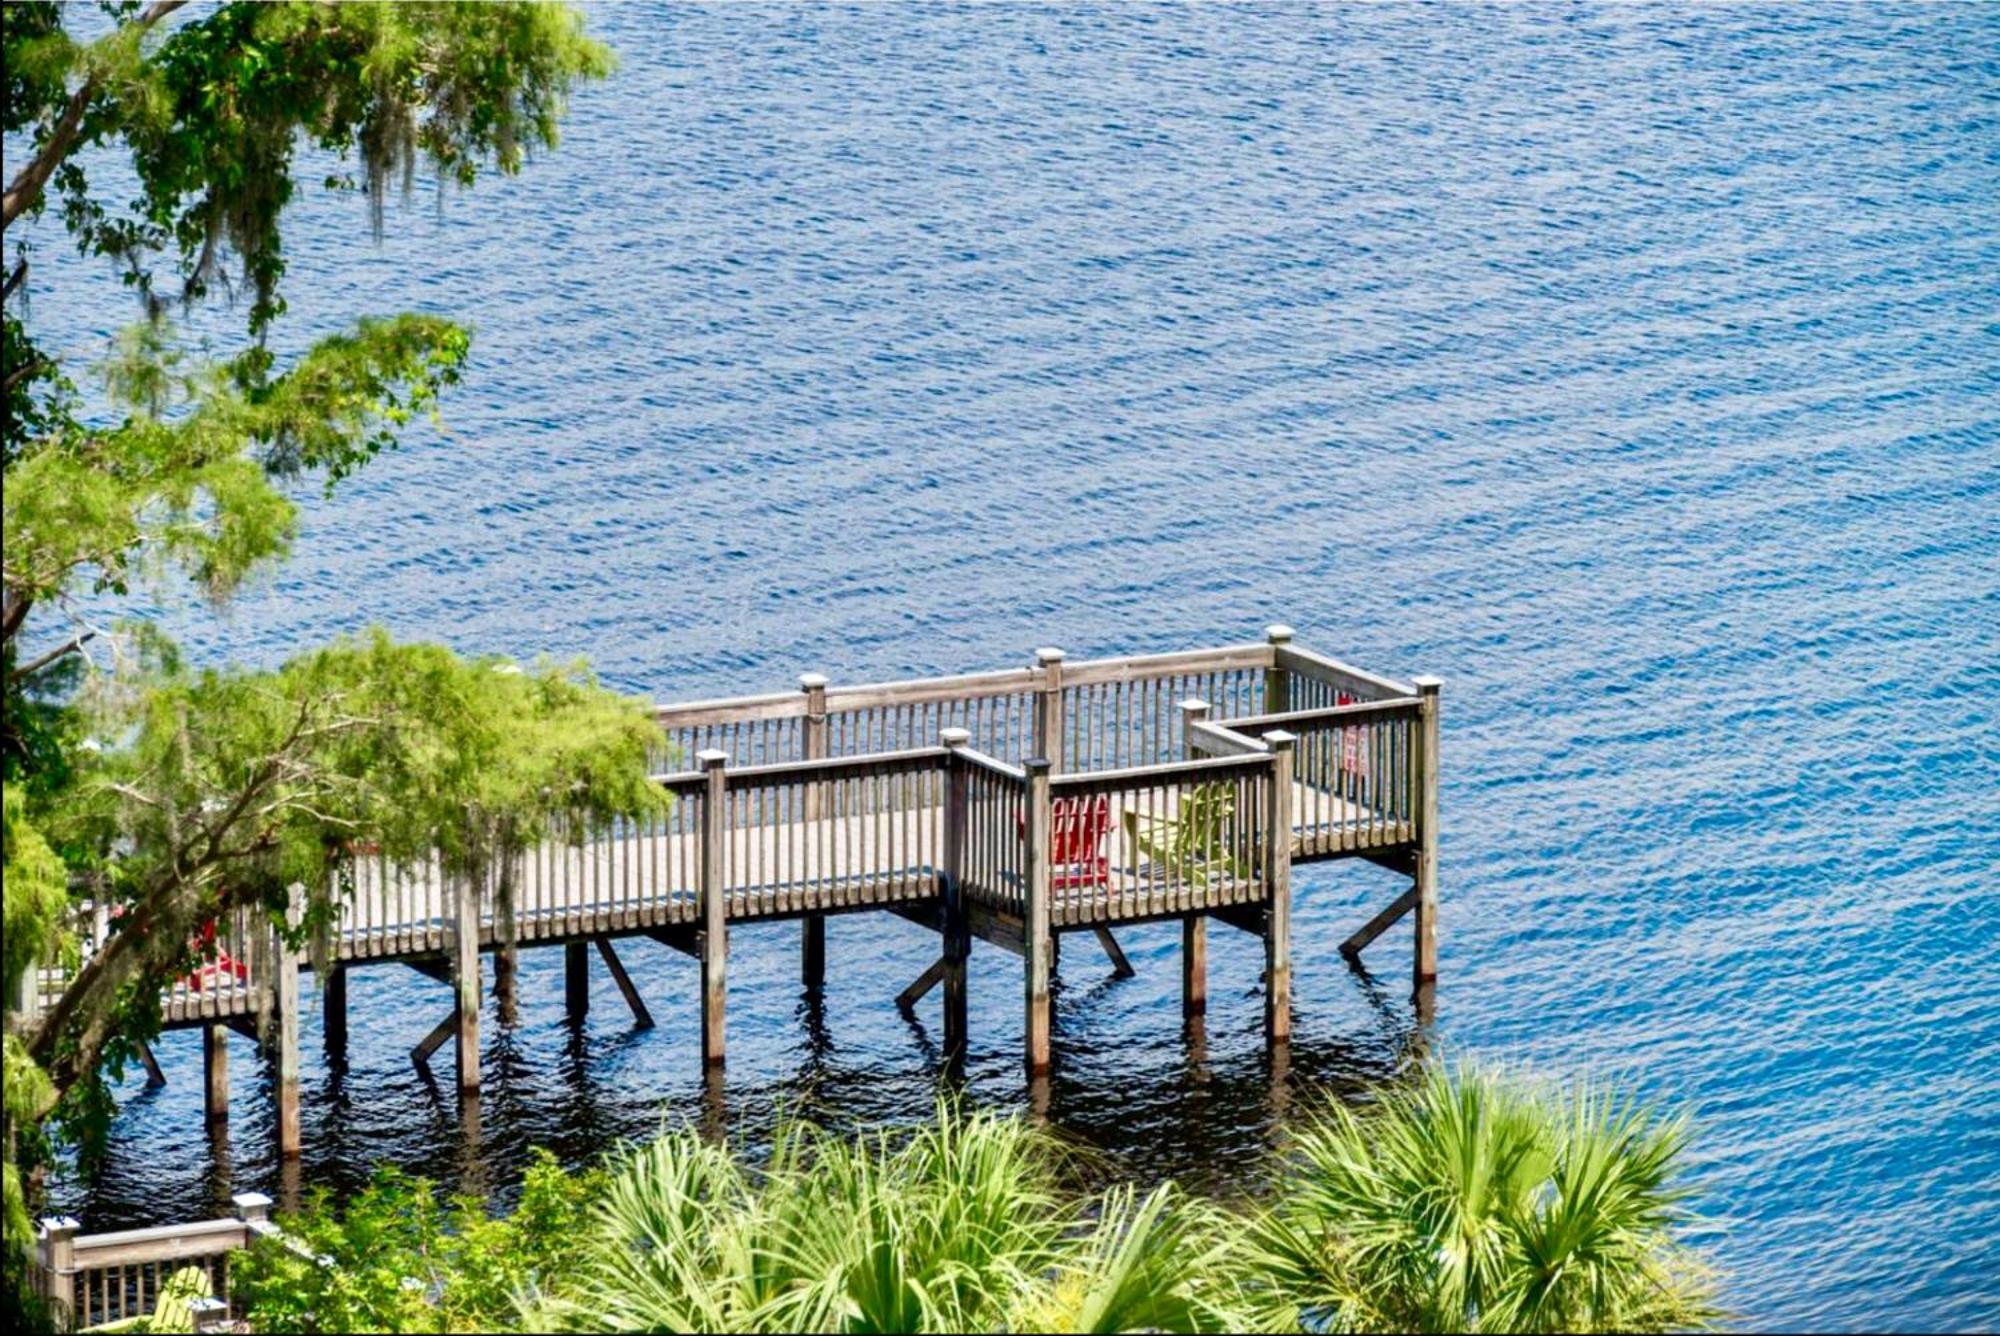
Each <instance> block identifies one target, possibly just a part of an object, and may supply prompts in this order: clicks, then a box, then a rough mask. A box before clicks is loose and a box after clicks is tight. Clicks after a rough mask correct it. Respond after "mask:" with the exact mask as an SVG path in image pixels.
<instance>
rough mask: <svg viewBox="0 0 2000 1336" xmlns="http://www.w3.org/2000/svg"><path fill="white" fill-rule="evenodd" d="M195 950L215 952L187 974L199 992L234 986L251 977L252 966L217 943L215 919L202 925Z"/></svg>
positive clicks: (194, 943) (196, 938) (192, 985)
mask: <svg viewBox="0 0 2000 1336" xmlns="http://www.w3.org/2000/svg"><path fill="white" fill-rule="evenodd" d="M192 945H193V947H194V948H195V950H197V951H200V952H203V953H208V952H211V951H212V952H214V954H213V955H211V956H209V958H208V959H206V960H204V961H202V962H201V964H199V965H197V966H195V969H194V973H192V974H190V975H188V976H187V984H188V987H189V988H192V989H193V990H194V991H195V992H197V993H199V992H202V991H204V990H206V989H211V988H232V987H234V986H235V985H237V984H239V983H242V982H243V981H244V980H245V979H247V978H249V977H250V967H249V966H248V965H246V964H244V963H243V962H242V961H240V960H238V959H237V958H236V957H235V956H232V955H230V954H229V953H228V952H227V951H225V950H223V949H222V948H221V947H219V946H217V945H216V944H215V920H214V919H210V920H209V921H208V922H207V923H205V924H203V925H202V929H201V932H200V933H199V934H197V935H196V937H195V939H194V941H193V943H192Z"/></svg>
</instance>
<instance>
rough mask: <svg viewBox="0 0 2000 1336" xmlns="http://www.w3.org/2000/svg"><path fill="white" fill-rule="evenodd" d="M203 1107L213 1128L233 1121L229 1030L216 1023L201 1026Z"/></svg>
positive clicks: (225, 1026) (218, 1022)
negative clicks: (230, 1098) (230, 1110)
mask: <svg viewBox="0 0 2000 1336" xmlns="http://www.w3.org/2000/svg"><path fill="white" fill-rule="evenodd" d="M201 1069H202V1085H203V1089H204V1094H203V1099H202V1105H203V1108H204V1110H205V1111H206V1113H207V1115H208V1124H209V1126H211V1127H217V1126H220V1125H221V1124H223V1123H226V1122H228V1121H229V1027H228V1026H227V1025H224V1024H222V1023H221V1022H220V1021H213V1022H210V1023H209V1024H207V1025H204V1026H202V1027H201Z"/></svg>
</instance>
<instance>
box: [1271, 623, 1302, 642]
mask: <svg viewBox="0 0 2000 1336" xmlns="http://www.w3.org/2000/svg"><path fill="white" fill-rule="evenodd" d="M1294 634H1295V633H1294V632H1293V630H1292V628H1291V627H1289V626H1286V625H1285V624H1284V623H1283V622H1272V623H1271V624H1270V625H1269V626H1267V627H1265V628H1264V639H1266V640H1268V641H1270V642H1271V643H1272V644H1273V645H1283V644H1287V643H1289V642H1290V641H1291V638H1292V636H1293V635H1294Z"/></svg>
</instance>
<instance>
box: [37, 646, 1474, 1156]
mask: <svg viewBox="0 0 2000 1336" xmlns="http://www.w3.org/2000/svg"><path fill="white" fill-rule="evenodd" d="M1438 692H1439V683H1438V682H1437V681H1436V680H1435V679H1430V678H1417V679H1415V680H1413V681H1411V682H1407V683H1406V682H1402V681H1399V680H1397V679H1394V678H1391V677H1386V676H1381V675H1378V674H1375V673H1371V672H1366V671H1364V670H1362V669H1359V668H1355V667H1352V666H1350V665H1348V664H1345V663H1341V662H1339V661H1338V660H1335V659H1331V658H1327V657H1325V656H1323V655H1320V654H1316V653H1313V652H1311V651H1309V650H1306V649H1302V648H1300V647H1298V646H1296V645H1295V644H1293V637H1292V632H1291V631H1290V630H1289V629H1288V628H1285V627H1272V628H1270V630H1269V632H1268V633H1267V636H1266V638H1265V640H1264V641H1262V642H1259V643H1252V644H1247V645H1237V646H1229V647H1225V648H1221V649H1208V650H1193V651H1187V652H1183V653H1172V654H1153V655H1143V656H1137V657H1131V658H1121V659H1100V660H1094V661H1090V662H1084V663H1073V664H1072V663H1068V662H1066V661H1065V656H1064V655H1063V654H1062V653H1061V652H1060V651H1058V650H1053V649H1044V650H1041V651H1038V652H1037V653H1036V655H1035V662H1034V663H1033V665H1032V666H1029V667H1024V668H1018V669H1012V670H1007V671H1002V672H993V673H979V674H972V675H967V676H962V677H947V678H933V679H926V680H919V681H905V682H894V683H886V684H879V685H868V686H848V687H836V686H832V685H830V684H829V683H828V682H827V680H826V679H825V678H823V677H821V676H819V675H817V674H807V675H806V676H805V677H803V678H802V679H801V681H800V687H799V689H798V690H797V691H793V692H783V693H779V694H774V695H766V696H753V697H743V698H737V699H730V700H714V701H700V702H695V703H692V704H686V705H670V706H662V707H660V709H659V712H658V718H659V722H660V724H661V726H662V728H663V729H664V730H665V732H666V734H667V737H668V740H669V747H668V750H667V752H666V753H665V754H664V755H663V756H662V757H661V765H660V773H659V775H658V782H659V783H660V785H661V786H662V787H663V788H665V789H666V790H667V791H668V793H669V794H670V795H671V796H672V801H671V803H670V804H669V805H668V807H667V810H666V811H665V812H664V813H663V814H662V815H660V816H658V817H656V818H654V819H652V820H650V821H646V822H620V823H617V824H614V825H613V826H611V827H610V828H608V829H603V830H593V831H588V832H579V833H578V835H577V837H576V838H575V839H572V840H564V841H555V842H551V843H549V844H545V845H543V846H541V847H538V848H535V849H532V850H529V851H527V852H526V853H525V854H524V855H523V856H522V857H521V858H520V859H519V860H518V862H517V863H515V864H514V865H513V866H511V867H509V868H506V869H503V870H499V871H496V873H495V874H494V876H493V878H492V879H491V882H490V884H486V885H477V884H473V883H472V882H471V881H470V880H468V879H463V878H447V877H444V876H441V875H439V874H438V872H437V870H436V869H434V868H432V869H426V868H423V867H391V866H388V865H387V864H385V863H384V862H382V861H381V860H380V859H379V858H373V857H370V856H368V855H367V854H365V853H361V854H357V857H356V862H355V866H354V868H353V874H354V890H353V894H352V896H351V897H349V898H348V899H347V900H346V901H345V903H344V907H343V911H342V915H341V919H340V923H339V926H338V930H337V931H336V932H335V934H334V939H333V944H332V947H333V949H332V951H331V953H330V959H329V960H328V962H327V963H328V977H327V978H326V979H325V980H324V981H323V986H324V1006H323V1010H324V1014H325V1021H326V1025H327V1031H328V1035H327V1037H328V1041H329V1044H330V1045H334V1046H337V1047H344V1044H345V1039H346V1027H347V1004H346V979H345V972H346V969H347V967H348V966H350V965H353V964H358V963H364V962H375V961H394V962H401V963H403V964H407V965H409V966H410V967H412V968H414V969H417V970H420V971H422V972H423V973H425V974H427V975H429V976H431V977H433V978H437V979H440V980H443V981H446V982H448V983H450V984H451V985H452V986H453V987H454V990H455V992H454V998H455V1002H454V1006H453V1007H452V1009H451V1012H450V1014H448V1015H446V1016H444V1017H443V1018H442V1019H441V1020H440V1022H439V1024H438V1026H437V1028H436V1029H435V1030H433V1031H432V1033H431V1035H430V1036H429V1037H428V1038H427V1039H426V1040H425V1041H424V1042H423V1044H421V1045H419V1046H418V1048H417V1049H416V1050H415V1052H414V1054H413V1056H414V1057H415V1058H416V1060H417V1061H419V1062H420V1063H421V1062H427V1061H428V1060H429V1058H430V1056H431V1054H432V1053H434V1052H435V1051H436V1049H438V1048H440V1047H442V1046H443V1044H444V1043H445V1042H446V1041H448V1040H450V1041H455V1050H456V1057H457V1075H458V1084H459V1086H460V1088H461V1089H462V1090H464V1091H468V1092H470V1091H475V1090H476V1089H477V1088H478V1084H479V1013H480V1004H481V1001H482V998H483V994H484V989H485V987H486V981H485V980H484V978H483V977H482V975H483V971H482V968H481V962H482V957H483V956H487V955H491V956H493V957H494V964H495V968H494V972H493V973H494V979H493V986H494V988H495V990H496V992H497V993H498V994H499V998H500V1002H501V1006H502V1009H503V1015H504V1014H506V1012H507V1011H509V1010H511V1007H512V1002H513V988H514V980H515V977H516V974H517V970H516V961H517V958H518V953H519V952H520V951H521V950H523V949H527V948H533V947H540V946H561V947H562V948H563V950H564V951H565V953H566V982H567V988H566V998H567V1003H568V1006H569V1007H570V1009H571V1011H572V1014H576V1015H581V1013H582V1012H583V1010H584V1009H585V1008H586V1007H587V1005H588V970H589V957H590V952H591V951H592V950H593V949H594V950H595V951H596V952H597V953H598V955H599V956H600V958H601V959H602V961H603V963H604V965H605V966H606V968H607V969H608V970H609V971H610V972H611V974H612V976H613V978H614V980H615V981H616V982H617V984H618V985H619V987H620V989H621V991H622V992H623V994H624V996H625V998H626V1001H627V1003H628V1004H629V1005H630V1006H631V1007H632V1009H633V1012H634V1015H635V1016H636V1017H638V1018H639V1019H640V1021H641V1022H642V1023H649V1022H650V1018H649V1016H648V1014H647V1011H646V1007H645V1002H644V999H642V998H641V997H640V996H639V994H638V992H637V990H636V989H635V988H634V987H633V985H632V983H631V981H630V980H629V978H627V977H626V974H625V971H624V969H623V966H622V964H621V963H620V961H619V957H618V954H617V950H616V947H615V943H616V942H617V941H618V939H620V938H627V937H634V936H645V937H650V938H653V939H654V940H656V941H660V942H664V943H666V944H668V945H670V946H673V947H675V948H677V949H679V950H681V951H683V952H685V953H686V954H687V955H689V956H690V957H692V958H693V959H694V960H695V961H696V962H698V964H699V969H700V979H701V999H702V1002H701V1006H702V1016H703V1024H702V1036H703V1037H702V1051H703V1058H704V1060H705V1061H706V1062H708V1063H710V1064H719V1063H721V1062H722V1060H723V1055H724V1050H725V1016H726V1000H727V996H728V988H727V973H728V962H729V925H730V924H732V923H742V922H752V921H756V920H768V919H796V920H798V921H799V922H800V923H801V925H802V926H801V933H802V942H801V970H802V975H803V980H804V982H805V984H806V985H808V986H816V985H818V984H819V983H820V982H821V981H822V979H823V977H824V973H825V969H826V949H825V920H826V917H827V916H828V915H830V914H849V913H863V912H887V913H893V914H897V915H900V916H901V917H903V918H905V919H908V920H910V921H911V922H914V923H918V924H921V925H923V926H924V927H926V928H929V929H931V930H933V931H935V932H936V933H937V934H938V939H939V957H938V960H937V962H936V964H934V965H933V966H932V967H931V968H930V969H928V970H926V971H925V973H924V975H923V976H922V977H920V978H919V979H918V980H917V981H916V983H914V984H912V985H911V986H910V987H909V988H907V989H905V990H904V992H903V994H902V995H901V997H902V1001H903V1002H904V1003H905V1004H906V1005H912V1006H913V1005H915V1004H916V1003H917V1002H918V1001H919V1000H920V999H921V998H922V997H923V996H924V995H925V994H926V993H927V992H928V991H929V990H930V989H931V988H933V987H934V986H936V985H938V984H942V985H943V998H944V1033H945V1048H946V1051H947V1053H949V1054H957V1053H962V1052H963V1049H964V1044H965V1035H966V1024H967V1018H966V1008H965V972H966V970H967V968H968V962H969V959H970V956H971V944H972V941H973V940H974V939H978V940H981V941H984V942H987V943H989V944H991V945H993V946H997V947H1000V948H1001V949H1003V950H1005V951H1007V952H1009V953H1011V954H1013V955H1014V956H1016V957H1018V958H1019V959H1020V961H1021V964H1022V984H1023V1011H1024V1022H1023V1031H1024V1042H1025V1049H1026V1057H1027V1063H1028V1067H1029V1069H1030V1071H1031V1072H1040V1071H1043V1070H1045V1069H1046V1068H1047V1067H1048V1065H1049V1062H1050V1037H1049V977H1050V973H1051V970H1052V967H1053V960H1054V955H1055V951H1056V945H1057V941H1058V938H1059V936H1060V935H1061V934H1065V933H1074V932H1090V933H1093V934H1095V935H1096V936H1098V938H1099V939H1100V940H1101V941H1103V942H1104V944H1105V945H1106V947H1107V949H1108V950H1110V951H1111V952H1112V955H1113V959H1114V960H1115V961H1117V962H1119V963H1120V965H1121V967H1122V959H1123V958H1122V953H1119V952H1118V950H1117V944H1116V939H1115V938H1114V937H1112V936H1111V930H1112V929H1113V928H1115V927H1116V926H1118V925H1121V924H1128V923H1136V922H1145V921H1158V920H1166V919H1174V920H1178V921H1180V922H1181V923H1182V925H1183V928H1182V933H1183V969H1182V976H1183V1001H1184V1010H1185V1012H1186V1014H1187V1015H1189V1016H1199V1015H1200V1014H1201V1013H1202V1010H1203V1008H1204V1006H1205V999H1206V996H1207V981H1206V960H1207V946H1206V932H1207V925H1208V923H1209V921H1210V920H1214V921H1217V922H1220V923H1223V924H1226V925H1228V926H1230V927H1233V928H1236V929H1240V930H1242V931H1246V932H1251V933H1254V934H1256V935H1257V936H1259V937H1260V938H1261V939H1262V941H1263V943H1264V948H1265V968H1264V980H1265V996H1266V1008H1265V1017H1266V1032H1267V1034H1268V1036H1269V1038H1270V1040H1271V1041H1272V1042H1273V1043H1274V1044H1282V1043H1284V1042H1285V1041H1286V1040H1287V1039H1288V1037H1289V1035H1290V1031H1291V997H1290V992H1291V949H1292V948H1291V928H1290V924H1291V868H1292V866H1293V864H1295V863H1300V862H1308V861H1313V860H1319V859H1331V858H1348V857H1356V858H1366V859H1369V860H1371V861H1373V862H1376V863H1379V864H1382V865H1385V866H1388V867H1391V868H1394V869H1396V870H1398V871H1400V872H1402V873H1404V874H1406V875H1407V876H1408V877H1409V878H1410V881H1411V885H1410V889H1409V890H1408V891H1407V892H1406V893H1405V894H1404V895H1402V896H1401V897H1399V898H1398V899H1397V900H1396V901H1395V902H1393V903H1392V904H1390V905H1389V906H1387V907H1386V908H1385V909H1384V910H1383V911H1382V912H1381V913H1379V914H1377V915H1376V916H1375V918H1374V919H1373V920H1371V921H1370V922H1369V923H1367V924H1365V925H1361V926H1360V927H1359V928H1358V930H1357V931H1356V932H1355V934H1354V935H1353V936H1352V937H1350V938H1349V939H1348V941H1347V942H1346V943H1345V944H1344V945H1343V946H1342V948H1341V949H1342V951H1343V952H1344V953H1346V954H1348V955H1349V956H1350V957H1354V956H1358V953H1359V952H1360V951H1361V950H1363V949H1364V948H1365V947H1366V946H1367V945H1368V944H1369V943H1370V942H1372V941H1373V940H1374V939H1375V938H1376V937H1377V936H1379V935H1380V934H1381V933H1382V932H1383V931H1384V930H1386V929H1387V928H1388V927H1389V926H1390V925H1391V924H1392V923H1394V922H1395V921H1396V920H1397V919H1399V918H1401V917H1402V916H1403V915H1404V914H1407V913H1414V914H1415V915H1416V938H1415V940H1416V947H1415V959H1414V962H1413V981H1414V983H1415V985H1416V987H1417V989H1418V991H1419V993H1420V994H1421V993H1422V992H1423V991H1424V990H1425V988H1426V987H1427V986H1428V985H1429V984H1430V983H1431V981H1432V980H1433V979H1434V978H1435V976H1436V973H1437V915H1436V907H1437V884H1436V870H1435V869H1436V851H1437V773H1438V770H1437V766H1438V761H1437V749H1438ZM506 907H511V912H508V908H506ZM110 926H111V925H110V924H109V923H108V922H107V921H106V919H105V917H104V915H103V914H102V913H101V912H100V913H99V914H98V915H97V918H96V923H95V925H94V928H93V927H91V926H89V925H87V926H86V930H85V932H84V934H83V935H84V937H85V942H84V949H85V951H86V952H88V950H89V949H91V947H92V946H93V945H94V944H95V943H96V942H98V941H101V940H103V934H104V933H105V932H106V931H108V930H109V928H110ZM310 968H311V965H310V963H309V962H308V961H307V960H306V959H304V958H303V957H302V955H301V954H300V953H296V952H292V951H288V950H285V949H283V948H282V947H281V946H280V945H279V944H278V943H277V941H276V940H275V937H274V935H273V934H271V933H270V932H269V931H268V927H266V928H264V929H262V930H260V929H259V926H258V925H257V924H256V922H255V921H254V918H253V917H252V916H250V915H247V914H245V915H241V916H239V917H238V919H237V920H236V921H235V922H233V923H224V924H220V925H218V931H217V933H216V938H215V944H214V954H213V956H212V959H211V962H210V963H209V964H208V965H207V966H205V967H204V968H203V969H202V970H200V971H199V972H197V973H195V974H193V975H191V976H189V978H187V979H186V980H183V981H180V982H178V983H177V984H176V985H175V986H174V988H173V989H171V990H170V991H169V992H168V993H167V995H166V996H165V997H163V999H162V1007H163V1013H164V1014H163V1020H164V1023H165V1024H166V1025H167V1026H170V1027H182V1026H199V1027H202V1028H203V1029H204V1033H205V1036H206V1044H205V1050H204V1051H205V1053H206V1055H207V1081H208V1109H209V1117H210V1119H211V1121H216V1120H220V1119H222V1118H225V1117H226V1115H227V1106H228V1072H227V1052H228V1050H227V1045H226V1042H225V1041H226V1035H227V1031H228V1030H229V1029H236V1030H239V1031H242V1032H246V1033H255V1034H260V1035H262V1036H263V1037H264V1038H265V1040H266V1041H267V1042H268V1043H270V1044H271V1045H272V1046H273V1048H274V1050H275V1057H276V1061H277V1068H278V1089H279V1119H278V1123H279V1142H280V1148H281V1151H282V1152H283V1153H284V1154H286V1155H293V1154H296V1153H297V1152H298V1150H299V1113H298V1071H299V1064H298V1043H299V1035H298V1014H299V1006H298V996H299V975H300V972H301V971H302V970H308V969H310ZM60 986H61V979H60V978H59V977H57V976H55V975H53V974H50V975H47V976H46V977H45V979H44V982H43V991H44V992H45V993H46V992H47V991H49V990H51V989H59V988H60ZM154 1075H155V1077H156V1078H157V1076H158V1072H157V1069H155V1071H154Z"/></svg>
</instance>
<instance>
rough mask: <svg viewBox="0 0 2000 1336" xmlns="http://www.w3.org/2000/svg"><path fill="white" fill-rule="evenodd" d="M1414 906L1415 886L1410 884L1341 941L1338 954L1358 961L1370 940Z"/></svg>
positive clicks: (1415, 902) (1415, 897)
mask: <svg viewBox="0 0 2000 1336" xmlns="http://www.w3.org/2000/svg"><path fill="white" fill-rule="evenodd" d="M1416 907H1417V888H1416V887H1414V886H1412V887H1411V888H1410V889H1409V890H1407V891H1404V892H1403V893H1402V894H1401V895H1399V896H1397V897H1396V899H1395V901H1394V902H1393V903H1391V904H1390V906H1389V907H1388V908H1387V909H1385V910H1383V911H1382V912H1381V913H1379V914H1377V915H1376V916H1375V917H1374V918H1372V919H1369V920H1368V922H1366V923H1365V924H1363V925H1362V926H1361V930H1360V931H1359V932H1357V933H1355V934H1354V935H1353V936H1352V937H1350V938H1348V939H1347V940H1346V941H1344V942H1342V943H1341V944H1340V954H1342V955H1343V956H1346V957H1347V958H1348V960H1349V961H1353V962H1357V963H1358V961H1359V960H1360V957H1361V953H1362V952H1363V951H1366V950H1367V949H1368V944H1369V943H1370V942H1373V941H1374V940H1375V939H1376V938H1377V937H1380V936H1381V935H1382V934H1383V933H1385V932H1387V931H1389V929H1390V927H1391V926H1392V925H1393V924H1394V923H1395V922H1396V920H1397V919H1399V918H1401V917H1403V915H1405V914H1407V913H1409V912H1410V911H1411V910H1412V909H1415V908H1416Z"/></svg>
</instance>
